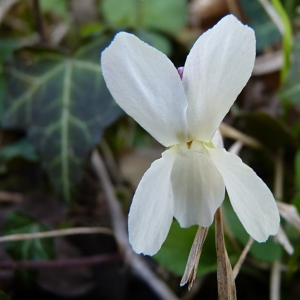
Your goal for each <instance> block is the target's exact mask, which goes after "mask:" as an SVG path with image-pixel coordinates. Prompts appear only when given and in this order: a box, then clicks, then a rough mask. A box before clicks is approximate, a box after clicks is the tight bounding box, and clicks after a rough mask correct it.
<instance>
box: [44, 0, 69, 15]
mask: <svg viewBox="0 0 300 300" xmlns="http://www.w3.org/2000/svg"><path fill="white" fill-rule="evenodd" d="M39 1H40V5H41V10H42V12H44V13H53V12H54V13H56V14H57V15H61V16H64V15H65V14H66V13H67V11H68V2H67V1H61V0H39Z"/></svg>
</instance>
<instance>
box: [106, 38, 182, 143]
mask: <svg viewBox="0 0 300 300" xmlns="http://www.w3.org/2000/svg"><path fill="white" fill-rule="evenodd" d="M101 65H102V72H103V76H104V79H105V82H106V84H107V87H108V89H109V90H110V92H111V94H112V96H113V97H114V99H115V100H116V102H117V103H118V104H119V105H120V107H121V108H122V109H123V110H124V111H125V112H126V113H127V114H128V115H130V116H131V117H132V118H134V119H135V120H136V121H137V122H138V123H139V124H140V125H141V126H142V127H143V128H144V129H145V130H147V131H148V132H149V133H150V134H151V135H152V136H153V137H154V138H155V139H156V140H157V141H159V142H160V143H161V144H162V145H164V146H166V147H168V146H171V145H175V144H178V142H186V141H187V121H186V109H187V100H186V96H185V92H184V89H183V85H182V82H181V79H180V76H179V74H178V72H177V70H176V68H175V67H174V65H173V63H172V62H171V61H170V60H169V59H168V57H167V56H166V55H164V54H163V53H161V52H160V51H158V50H156V49H155V48H153V47H151V46H149V45H147V44H146V43H144V42H142V41H141V40H139V39H138V38H137V37H135V36H134V35H132V34H129V33H125V32H121V33H119V34H117V35H116V37H115V38H114V40H113V41H112V43H111V44H110V46H109V47H108V48H106V49H105V50H104V51H103V52H102V56H101Z"/></svg>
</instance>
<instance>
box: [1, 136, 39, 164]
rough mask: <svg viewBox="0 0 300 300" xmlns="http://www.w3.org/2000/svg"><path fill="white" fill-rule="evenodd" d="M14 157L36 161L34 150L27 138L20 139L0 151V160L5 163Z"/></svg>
mask: <svg viewBox="0 0 300 300" xmlns="http://www.w3.org/2000/svg"><path fill="white" fill-rule="evenodd" d="M15 157H23V158H25V159H27V160H30V161H37V160H38V156H37V154H36V152H35V149H34V147H33V145H32V143H31V142H30V140H29V139H28V138H22V139H20V140H18V141H17V142H15V143H13V144H9V145H6V146H3V147H2V148H1V149H0V160H5V161H7V160H9V159H12V158H15Z"/></svg>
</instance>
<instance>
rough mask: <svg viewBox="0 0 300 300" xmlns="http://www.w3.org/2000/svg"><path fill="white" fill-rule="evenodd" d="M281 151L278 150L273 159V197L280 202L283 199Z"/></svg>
mask: <svg viewBox="0 0 300 300" xmlns="http://www.w3.org/2000/svg"><path fill="white" fill-rule="evenodd" d="M282 157H283V151H282V149H279V150H278V151H277V155H276V158H275V176H274V195H275V197H276V200H278V201H281V200H282V197H283V174H284V163H283V159H282Z"/></svg>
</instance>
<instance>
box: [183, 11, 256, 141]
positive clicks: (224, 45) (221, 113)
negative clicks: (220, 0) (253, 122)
mask: <svg viewBox="0 0 300 300" xmlns="http://www.w3.org/2000/svg"><path fill="white" fill-rule="evenodd" d="M254 60H255V36H254V31H253V30H252V29H251V28H249V27H247V26H244V25H242V23H240V22H239V21H238V20H237V19H236V18H235V17H234V16H232V15H229V16H226V17H224V18H223V19H222V20H221V21H220V22H219V23H218V24H217V25H216V26H214V27H213V28H212V29H210V30H208V31H207V32H205V33H204V34H203V35H201V36H200V37H199V39H198V40H197V41H196V43H195V44H194V46H193V48H192V49H191V51H190V54H189V55H188V57H187V60H186V63H185V66H184V72H183V78H182V82H183V85H184V89H185V92H186V95H187V98H188V109H187V119H188V130H189V138H190V139H197V140H202V141H205V142H209V141H211V139H212V137H213V135H214V133H215V131H216V130H217V128H218V127H219V125H220V123H221V121H222V120H223V118H224V117H225V115H226V113H227V112H228V111H229V109H230V107H231V106H232V104H233V102H234V101H235V99H236V97H237V96H238V94H239V93H240V92H241V90H242V89H243V87H244V86H245V85H246V83H247V81H248V80H249V78H250V75H251V72H252V69H253V65H254Z"/></svg>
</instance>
